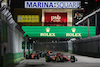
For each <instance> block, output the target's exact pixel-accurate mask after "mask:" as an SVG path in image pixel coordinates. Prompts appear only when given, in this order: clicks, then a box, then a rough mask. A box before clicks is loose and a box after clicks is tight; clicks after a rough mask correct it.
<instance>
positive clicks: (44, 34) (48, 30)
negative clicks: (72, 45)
mask: <svg viewBox="0 0 100 67" xmlns="http://www.w3.org/2000/svg"><path fill="white" fill-rule="evenodd" d="M45 30H46V32H47V33H40V36H55V33H49V32H50V28H49V27H47V28H46V29H45Z"/></svg>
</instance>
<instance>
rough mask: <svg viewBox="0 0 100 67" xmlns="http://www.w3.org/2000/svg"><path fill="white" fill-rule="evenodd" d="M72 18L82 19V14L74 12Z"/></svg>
mask: <svg viewBox="0 0 100 67" xmlns="http://www.w3.org/2000/svg"><path fill="white" fill-rule="evenodd" d="M74 18H76V19H78V20H81V19H82V18H83V13H78V12H76V13H75V16H74Z"/></svg>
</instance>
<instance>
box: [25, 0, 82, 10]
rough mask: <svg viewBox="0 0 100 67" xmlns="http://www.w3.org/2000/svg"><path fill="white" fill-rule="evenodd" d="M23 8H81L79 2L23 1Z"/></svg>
mask: <svg viewBox="0 0 100 67" xmlns="http://www.w3.org/2000/svg"><path fill="white" fill-rule="evenodd" d="M25 8H41V9H42V8H65V9H67V8H72V9H73V8H81V2H80V1H25Z"/></svg>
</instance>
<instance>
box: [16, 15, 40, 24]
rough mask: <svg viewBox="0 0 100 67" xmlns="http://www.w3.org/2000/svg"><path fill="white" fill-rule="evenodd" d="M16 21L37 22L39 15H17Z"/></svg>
mask: <svg viewBox="0 0 100 67" xmlns="http://www.w3.org/2000/svg"><path fill="white" fill-rule="evenodd" d="M17 22H19V23H20V22H21V23H25V22H26V23H28V22H32V23H39V15H18V16H17Z"/></svg>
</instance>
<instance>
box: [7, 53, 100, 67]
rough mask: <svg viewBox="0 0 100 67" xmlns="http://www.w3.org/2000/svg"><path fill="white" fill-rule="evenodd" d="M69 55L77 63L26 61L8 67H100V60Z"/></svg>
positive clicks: (41, 59)
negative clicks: (73, 57)
mask: <svg viewBox="0 0 100 67" xmlns="http://www.w3.org/2000/svg"><path fill="white" fill-rule="evenodd" d="M63 54H65V55H66V54H67V55H68V56H69V57H70V56H71V55H74V56H75V57H76V58H77V61H76V62H75V63H71V62H70V61H69V62H45V58H40V59H39V60H38V59H25V60H23V61H21V62H20V63H18V64H16V65H11V66H8V67H100V58H92V57H86V56H80V55H75V54H70V53H66V52H63Z"/></svg>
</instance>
